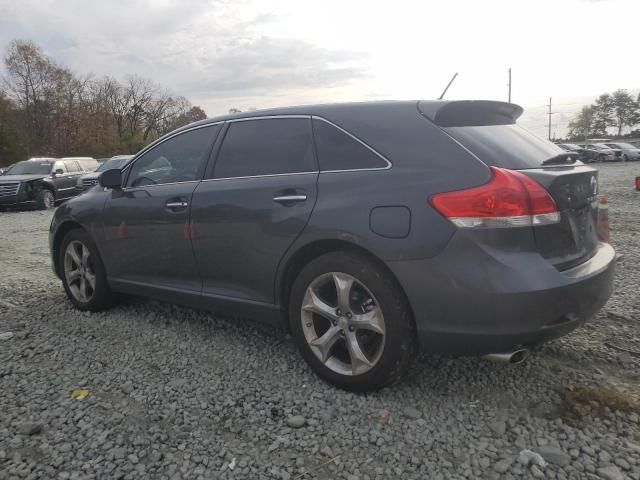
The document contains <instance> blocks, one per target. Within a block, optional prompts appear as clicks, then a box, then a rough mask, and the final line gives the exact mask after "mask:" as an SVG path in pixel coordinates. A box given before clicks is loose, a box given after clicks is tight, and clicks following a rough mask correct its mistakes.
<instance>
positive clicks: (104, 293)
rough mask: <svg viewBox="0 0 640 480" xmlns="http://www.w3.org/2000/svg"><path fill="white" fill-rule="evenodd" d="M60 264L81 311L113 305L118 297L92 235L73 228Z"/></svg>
mask: <svg viewBox="0 0 640 480" xmlns="http://www.w3.org/2000/svg"><path fill="white" fill-rule="evenodd" d="M59 255H60V257H59V260H58V262H59V263H58V265H59V268H60V276H61V277H62V283H63V285H64V289H65V292H66V293H67V297H69V300H71V303H73V305H74V306H75V307H76V308H77V309H79V310H90V311H93V312H95V311H99V310H104V309H105V308H108V307H110V306H111V305H112V303H113V301H114V299H115V296H114V293H113V292H112V291H111V289H110V288H109V285H108V283H107V275H106V271H105V268H104V264H103V263H102V259H101V258H100V254H99V253H98V249H97V248H96V246H95V244H94V243H93V240H91V237H90V236H89V235H88V234H87V233H86V232H85V231H84V230H80V229H76V230H71V231H70V232H69V233H67V234H66V236H65V237H64V240H63V241H62V247H61V249H60V252H59Z"/></svg>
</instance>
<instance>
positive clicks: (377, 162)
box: [313, 119, 388, 171]
mask: <svg viewBox="0 0 640 480" xmlns="http://www.w3.org/2000/svg"><path fill="white" fill-rule="evenodd" d="M313 135H314V137H315V139H316V149H317V151H318V162H319V163H320V170H325V171H327V170H354V169H360V168H385V167H387V165H388V164H387V162H386V161H385V160H383V159H382V158H380V157H379V156H378V155H376V154H375V153H374V152H372V151H371V150H370V149H369V148H367V147H365V146H364V145H363V144H361V143H360V142H358V141H357V140H356V139H354V138H353V137H351V136H350V135H347V134H346V133H344V132H343V131H342V130H340V129H338V128H336V127H334V126H333V125H331V124H329V123H327V122H324V121H322V120H315V119H314V120H313Z"/></svg>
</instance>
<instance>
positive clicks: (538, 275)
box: [389, 234, 615, 355]
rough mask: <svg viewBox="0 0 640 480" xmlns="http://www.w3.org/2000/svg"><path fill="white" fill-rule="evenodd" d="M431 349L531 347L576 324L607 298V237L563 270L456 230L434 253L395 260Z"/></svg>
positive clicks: (611, 267)
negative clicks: (588, 255) (486, 244)
mask: <svg viewBox="0 0 640 480" xmlns="http://www.w3.org/2000/svg"><path fill="white" fill-rule="evenodd" d="M389 266H390V268H391V269H392V271H393V272H394V273H395V274H396V276H397V277H398V279H399V281H400V283H401V284H402V286H403V288H404V290H405V293H406V294H407V297H408V299H409V302H410V304H411V306H412V308H413V312H414V315H415V318H416V326H417V329H418V335H419V340H420V343H421V346H422V347H423V349H424V350H425V351H431V352H440V353H451V354H458V355H465V354H469V355H477V354H485V353H494V352H504V351H509V350H511V349H513V348H517V347H521V346H526V347H529V346H533V345H536V344H539V343H542V342H545V341H548V340H551V339H553V338H557V337H560V336H562V335H565V334H567V333H569V332H570V331H572V330H574V329H575V328H577V327H578V326H580V325H581V324H582V323H584V322H585V321H587V320H588V319H589V318H590V317H592V316H593V315H594V314H595V313H596V312H597V311H598V310H600V308H602V306H603V305H604V304H605V303H606V301H607V300H608V298H609V296H610V295H611V292H612V287H613V275H614V271H615V252H614V250H613V248H612V247H611V246H610V245H608V244H604V243H601V244H600V245H599V247H598V250H597V252H596V254H595V255H594V256H593V257H592V258H591V259H589V260H588V261H587V262H585V263H583V264H580V265H578V266H576V267H574V268H572V269H570V270H567V271H564V272H560V271H558V270H556V269H555V268H554V267H553V266H551V265H550V264H549V263H548V262H547V261H546V260H544V259H543V258H542V257H541V256H540V255H538V254H534V253H530V252H524V253H503V252H498V251H492V250H490V249H487V248H486V247H482V246H480V245H478V244H475V243H474V242H471V241H470V240H469V239H467V238H465V237H464V236H463V235H457V234H456V235H454V237H453V238H452V240H451V242H450V244H449V245H448V247H447V248H446V249H445V251H443V253H442V254H440V255H438V256H437V257H435V258H432V259H425V260H418V261H416V260H414V261H406V262H392V263H390V264H389Z"/></svg>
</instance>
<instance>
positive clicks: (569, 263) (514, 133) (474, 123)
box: [419, 101, 599, 270]
mask: <svg viewBox="0 0 640 480" xmlns="http://www.w3.org/2000/svg"><path fill="white" fill-rule="evenodd" d="M419 109H420V111H421V113H422V114H423V115H424V116H426V117H427V118H428V119H429V120H431V121H432V122H434V123H436V124H437V125H439V126H440V127H441V128H442V129H443V130H444V131H445V132H446V133H447V134H448V135H450V136H451V137H453V138H454V139H455V140H456V141H458V142H459V143H460V144H462V145H463V146H464V147H465V148H466V149H468V150H469V151H470V152H471V153H473V154H474V155H475V156H476V157H478V158H479V159H480V160H481V161H482V162H483V163H485V164H486V165H487V166H494V167H499V168H504V169H508V170H516V171H518V172H520V173H522V174H524V175H526V176H527V177H529V178H531V179H533V180H535V181H537V182H538V183H540V184H541V185H542V186H543V187H544V188H545V189H546V190H547V191H548V192H549V194H550V195H551V196H552V197H553V200H554V201H555V202H556V205H557V207H558V209H559V211H560V221H559V222H558V223H554V224H551V225H536V226H533V227H527V228H531V229H532V230H533V235H534V237H535V246H536V248H537V251H538V252H539V253H540V255H542V256H543V257H544V258H545V259H547V260H548V261H549V262H550V263H551V264H553V265H554V266H555V267H556V268H557V269H559V270H566V269H568V268H571V267H573V266H575V265H577V264H580V263H582V262H584V261H586V260H588V259H589V258H590V257H592V256H593V255H594V254H595V252H596V250H597V247H598V243H599V239H598V235H597V230H596V224H597V215H598V199H597V193H598V171H597V170H595V169H593V168H591V167H587V166H585V165H584V164H583V163H582V162H580V161H577V160H575V158H569V157H567V155H570V154H571V153H570V152H566V151H564V150H562V149H561V148H560V147H558V146H556V145H554V144H553V143H551V142H548V141H546V140H543V139H541V138H539V137H537V136H535V135H533V134H531V133H530V132H528V131H527V130H525V129H523V128H522V127H520V126H518V125H515V121H516V119H517V118H518V117H519V116H520V114H521V113H522V109H521V108H520V107H518V106H517V105H513V104H509V103H504V102H483V101H480V102H477V101H476V102H472V101H460V102H449V103H444V105H443V106H441V107H439V108H436V106H434V102H420V104H419Z"/></svg>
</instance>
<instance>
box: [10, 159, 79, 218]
mask: <svg viewBox="0 0 640 480" xmlns="http://www.w3.org/2000/svg"><path fill="white" fill-rule="evenodd" d="M84 172H85V170H84V168H83V166H82V165H81V164H80V162H78V161H77V160H74V159H66V160H63V159H55V158H46V157H44V158H31V159H29V160H24V161H22V162H18V163H16V164H14V165H12V166H11V168H10V169H9V170H7V171H6V172H5V174H4V175H2V177H0V207H19V206H35V207H37V208H41V209H49V208H53V207H54V206H55V204H56V202H59V201H61V200H66V199H68V198H71V197H73V196H74V195H75V194H76V190H75V184H76V179H77V178H78V177H79V176H80V175H82V174H83V173H84Z"/></svg>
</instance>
